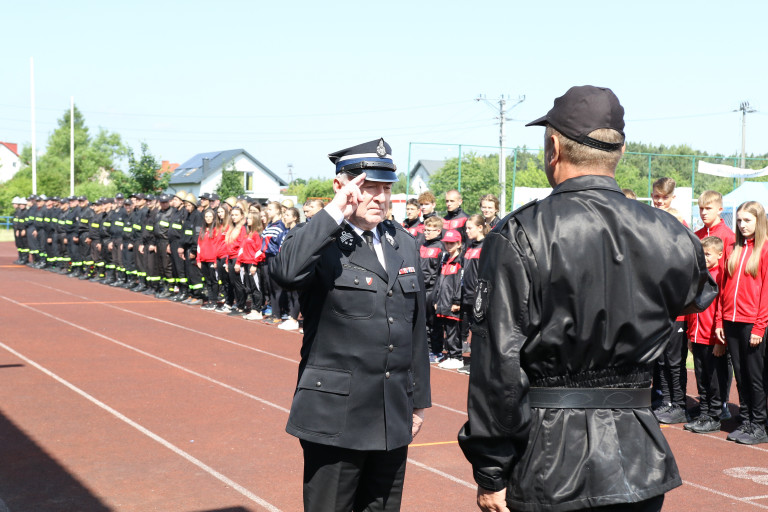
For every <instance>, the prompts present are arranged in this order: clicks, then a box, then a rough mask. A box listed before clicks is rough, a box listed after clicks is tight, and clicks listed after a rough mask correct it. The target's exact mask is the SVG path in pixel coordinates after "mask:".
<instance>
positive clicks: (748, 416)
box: [715, 201, 768, 444]
mask: <svg viewBox="0 0 768 512" xmlns="http://www.w3.org/2000/svg"><path fill="white" fill-rule="evenodd" d="M736 228H737V229H736V243H734V244H733V245H732V246H731V247H727V248H726V250H725V254H724V257H725V258H726V265H725V267H726V269H725V272H723V277H722V280H721V283H719V284H720V296H719V297H718V300H719V301H720V304H719V306H720V307H719V308H718V311H717V316H716V318H715V324H716V326H717V327H716V330H715V332H716V334H717V337H718V339H719V340H720V341H721V342H722V343H726V344H727V345H728V350H729V351H730V353H731V360H732V361H733V373H734V375H735V376H736V387H737V389H738V390H739V401H740V402H741V403H740V405H739V422H740V424H739V426H738V428H737V429H736V430H734V431H733V432H731V433H730V434H728V440H730V441H736V442H737V443H741V444H758V443H768V435H766V432H765V421H766V392H765V380H764V379H765V370H766V367H765V363H766V358H765V343H764V342H763V338H764V337H765V329H766V326H768V244H766V243H765V240H766V237H767V236H768V219H766V216H765V209H764V208H763V205H761V204H760V203H758V202H757V201H747V202H746V203H742V204H741V206H739V208H738V209H737V210H736Z"/></svg>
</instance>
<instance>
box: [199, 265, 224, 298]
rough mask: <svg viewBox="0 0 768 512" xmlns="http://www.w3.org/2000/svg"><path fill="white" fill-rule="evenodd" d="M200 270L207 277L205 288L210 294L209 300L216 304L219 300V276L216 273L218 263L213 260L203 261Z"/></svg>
mask: <svg viewBox="0 0 768 512" xmlns="http://www.w3.org/2000/svg"><path fill="white" fill-rule="evenodd" d="M200 270H202V271H203V277H205V288H206V292H207V294H208V302H210V303H211V304H213V305H214V306H215V305H216V301H218V300H219V277H218V276H217V275H216V263H215V262H212V261H203V262H202V263H201V268H200Z"/></svg>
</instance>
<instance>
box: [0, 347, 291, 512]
mask: <svg viewBox="0 0 768 512" xmlns="http://www.w3.org/2000/svg"><path fill="white" fill-rule="evenodd" d="M0 347H2V348H4V349H5V350H7V351H8V352H10V353H11V354H13V355H15V356H16V357H18V358H19V359H21V360H22V361H24V362H25V363H27V364H28V365H30V366H33V367H35V368H37V369H38V370H40V371H41V372H43V373H44V374H46V375H48V376H49V377H51V378H52V379H54V380H55V381H57V382H59V383H60V384H63V385H64V386H66V387H68V388H69V389H71V390H72V391H74V392H75V393H77V394H78V395H80V396H82V397H83V398H85V399H86V400H88V401H89V402H91V403H93V404H95V405H96V406H98V407H100V408H101V409H103V410H105V411H106V412H108V413H109V414H111V415H112V416H114V417H115V418H117V419H119V420H120V421H123V422H125V423H127V424H128V425H130V426H131V427H133V428H135V429H136V430H138V431H139V432H141V433H142V434H144V435H145V436H147V437H149V438H150V439H152V440H153V441H156V442H158V443H160V444H161V445H163V446H164V447H166V448H168V449H169V450H171V451H172V452H173V453H175V454H176V455H179V456H180V457H182V458H183V459H185V460H186V461H187V462H190V463H192V464H194V465H195V466H197V467H198V468H200V469H202V470H203V471H205V472H206V473H208V474H209V475H211V476H212V477H214V478H216V479H217V480H219V481H221V482H223V483H224V484H225V485H227V486H229V487H232V488H233V489H234V490H236V491H237V492H239V493H240V494H242V495H243V496H245V497H246V498H248V499H249V500H251V501H253V502H254V503H257V504H259V505H261V506H262V507H264V508H265V509H267V510H269V511H270V512H280V509H279V508H277V507H275V506H274V505H272V504H271V503H269V502H268V501H266V500H264V499H262V498H260V497H258V496H257V495H256V494H254V493H253V492H251V491H249V490H248V489H246V488H245V487H243V486H242V485H240V484H238V483H237V482H235V481H234V480H231V479H229V478H227V477H226V476H224V475H223V474H221V473H219V472H218V471H216V470H215V469H213V468H212V467H210V466H208V465H207V464H205V463H204V462H202V461H200V460H199V459H196V458H195V457H193V456H192V455H190V454H189V453H187V452H185V451H184V450H182V449H181V448H179V447H177V446H176V445H174V444H173V443H171V442H169V441H166V440H165V439H163V438H162V437H160V436H159V435H157V434H155V433H154V432H152V431H151V430H148V429H146V428H144V427H143V426H141V425H140V424H138V423H136V422H135V421H133V420H132V419H130V418H128V417H127V416H125V415H123V414H121V413H120V412H118V411H116V410H115V409H113V408H112V407H110V406H108V405H107V404H105V403H104V402H101V401H100V400H98V399H96V398H94V397H93V396H91V395H89V394H88V393H86V392H85V391H83V390H82V389H80V388H78V387H77V386H75V385H74V384H72V383H70V382H69V381H67V380H65V379H63V378H61V377H59V376H58V375H56V374H55V373H53V372H52V371H50V370H48V369H47V368H44V367H43V366H41V365H39V364H37V363H36V362H35V361H33V360H31V359H29V358H28V357H26V356H24V355H22V354H20V353H19V352H16V351H15V350H14V349H12V348H11V347H9V346H8V345H6V344H5V343H2V342H0Z"/></svg>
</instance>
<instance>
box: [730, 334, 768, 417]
mask: <svg viewBox="0 0 768 512" xmlns="http://www.w3.org/2000/svg"><path fill="white" fill-rule="evenodd" d="M752 325H753V324H745V323H741V322H728V321H727V320H724V321H723V330H724V331H725V341H726V342H727V343H728V350H729V351H730V352H731V361H732V362H733V373H734V375H735V376H736V389H737V390H738V391H739V420H740V421H741V422H742V423H743V422H746V421H749V422H752V423H757V424H760V425H763V426H764V425H765V419H766V394H765V378H766V369H765V343H766V342H765V333H763V342H762V343H760V344H759V345H758V346H756V347H752V346H750V345H749V337H750V334H751V333H752Z"/></svg>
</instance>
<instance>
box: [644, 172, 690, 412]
mask: <svg viewBox="0 0 768 512" xmlns="http://www.w3.org/2000/svg"><path fill="white" fill-rule="evenodd" d="M663 179H666V178H663ZM658 181H659V180H657V183H658ZM657 183H654V190H656V191H657V192H656V193H658V190H657V188H656V186H657ZM673 186H674V181H673ZM665 210H666V211H667V212H668V213H669V214H670V215H673V216H675V217H676V218H677V220H679V221H680V222H682V223H683V225H685V226H686V227H687V224H686V223H685V221H684V220H683V218H682V217H680V215H679V213H678V212H677V210H674V209H673V208H666V209H665ZM685 333H686V326H685V316H678V317H677V319H676V320H675V323H674V324H672V333H671V334H670V336H669V341H668V342H667V345H666V346H665V347H664V352H662V354H661V356H660V357H659V358H658V359H657V361H656V368H658V371H657V373H655V374H654V378H656V377H658V388H659V389H660V390H661V393H662V404H661V406H660V407H657V408H656V409H654V411H653V413H654V415H655V416H656V419H657V420H658V422H659V423H664V424H669V425H671V424H676V423H685V422H686V421H688V414H687V411H686V403H685V396H686V395H685V392H686V388H687V386H688V370H687V368H686V367H685V361H686V360H687V359H688V342H687V340H686V336H685ZM654 384H656V380H654Z"/></svg>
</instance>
